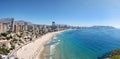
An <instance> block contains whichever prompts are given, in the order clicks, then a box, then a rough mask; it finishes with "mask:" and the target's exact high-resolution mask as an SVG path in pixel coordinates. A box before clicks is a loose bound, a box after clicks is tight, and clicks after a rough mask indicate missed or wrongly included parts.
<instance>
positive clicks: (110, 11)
mask: <svg viewBox="0 0 120 59" xmlns="http://www.w3.org/2000/svg"><path fill="white" fill-rule="evenodd" d="M119 3H120V1H119V0H100V1H99V0H86V1H84V0H10V1H9V0H0V8H1V9H0V15H1V16H0V18H11V17H13V18H15V19H16V20H25V21H30V22H32V23H35V24H48V25H50V24H51V22H52V21H55V22H56V23H59V24H68V25H75V26H76V25H77V26H94V25H104V26H114V27H117V28H120V24H119V22H120V4H119Z"/></svg>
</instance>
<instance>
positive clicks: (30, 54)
mask: <svg viewBox="0 0 120 59" xmlns="http://www.w3.org/2000/svg"><path fill="white" fill-rule="evenodd" d="M64 31H66V30H62V31H57V32H51V33H47V34H45V35H43V36H41V37H40V38H38V39H37V40H35V41H34V42H31V43H29V44H27V45H25V46H23V47H22V48H21V49H19V50H18V51H17V54H16V55H17V57H18V58H19V59H44V51H45V45H46V44H47V43H48V42H50V41H51V40H52V39H53V37H54V36H56V35H58V34H60V33H62V32H64Z"/></svg>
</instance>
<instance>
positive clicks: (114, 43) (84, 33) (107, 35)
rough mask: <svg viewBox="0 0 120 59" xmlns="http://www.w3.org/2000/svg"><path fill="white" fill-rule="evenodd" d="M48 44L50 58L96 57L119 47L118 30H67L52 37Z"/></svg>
mask: <svg viewBox="0 0 120 59" xmlns="http://www.w3.org/2000/svg"><path fill="white" fill-rule="evenodd" d="M50 46H51V49H50V51H51V52H50V55H51V57H50V59H98V57H101V56H102V55H104V54H106V53H108V52H110V51H112V50H114V49H117V48H120V30H119V29H84V30H68V31H65V32H63V33H61V34H59V35H57V36H56V37H54V38H53V41H52V44H50ZM52 47H54V48H52Z"/></svg>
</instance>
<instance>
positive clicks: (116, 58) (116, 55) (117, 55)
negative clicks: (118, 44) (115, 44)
mask: <svg viewBox="0 0 120 59" xmlns="http://www.w3.org/2000/svg"><path fill="white" fill-rule="evenodd" d="M110 56H111V57H110V59H120V49H116V50H114V51H112V52H111V54H110Z"/></svg>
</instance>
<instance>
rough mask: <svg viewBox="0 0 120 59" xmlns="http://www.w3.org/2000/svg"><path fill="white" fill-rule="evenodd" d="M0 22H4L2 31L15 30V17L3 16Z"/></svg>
mask: <svg viewBox="0 0 120 59" xmlns="http://www.w3.org/2000/svg"><path fill="white" fill-rule="evenodd" d="M0 23H1V24H2V30H1V31H2V32H7V31H10V32H13V31H14V18H2V19H0Z"/></svg>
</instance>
